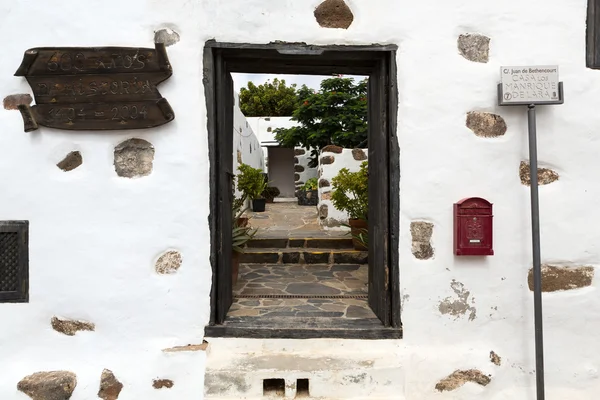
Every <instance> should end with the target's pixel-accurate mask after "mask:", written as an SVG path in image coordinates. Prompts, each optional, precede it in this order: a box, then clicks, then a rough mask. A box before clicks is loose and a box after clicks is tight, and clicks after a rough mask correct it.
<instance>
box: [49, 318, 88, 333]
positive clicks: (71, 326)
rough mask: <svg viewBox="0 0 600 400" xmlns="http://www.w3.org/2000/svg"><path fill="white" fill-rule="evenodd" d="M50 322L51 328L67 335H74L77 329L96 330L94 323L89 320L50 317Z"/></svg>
mask: <svg viewBox="0 0 600 400" xmlns="http://www.w3.org/2000/svg"><path fill="white" fill-rule="evenodd" d="M50 324H51V325H52V329H54V330H55V331H57V332H60V333H63V334H65V335H67V336H75V334H76V333H77V332H79V331H92V332H93V331H95V330H96V325H94V324H93V323H91V322H87V321H76V320H70V319H62V318H58V317H52V319H51V320H50Z"/></svg>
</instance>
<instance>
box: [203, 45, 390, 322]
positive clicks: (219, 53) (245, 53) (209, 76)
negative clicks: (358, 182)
mask: <svg viewBox="0 0 600 400" xmlns="http://www.w3.org/2000/svg"><path fill="white" fill-rule="evenodd" d="M396 50H397V46H395V45H370V46H339V45H330V46H313V45H306V44H303V43H300V44H298V43H271V44H245V43H220V42H216V41H213V40H211V41H208V42H207V43H206V45H205V48H204V70H203V73H204V77H203V82H204V87H205V95H206V103H207V115H208V123H207V127H208V142H209V158H210V180H211V192H210V215H209V226H210V237H211V256H210V261H211V267H212V271H213V276H212V288H211V314H210V325H211V326H212V325H218V324H221V323H223V318H224V315H223V307H226V308H228V307H229V305H230V304H231V303H230V301H231V300H230V297H231V294H229V297H228V294H227V293H223V290H225V291H231V288H230V287H229V286H230V283H229V284H224V285H223V284H221V280H222V279H226V278H227V273H226V272H227V271H228V270H229V269H230V267H227V265H229V264H230V254H228V253H229V251H230V249H229V246H228V245H226V242H227V241H226V240H223V236H222V233H223V228H225V227H227V226H230V224H231V221H230V220H231V215H230V214H231V212H230V211H228V212H225V211H227V210H230V206H229V202H228V201H227V198H225V197H224V193H227V192H224V191H223V188H224V186H227V184H228V183H227V182H226V180H225V179H223V178H222V174H220V171H223V169H222V168H227V165H229V167H228V168H229V169H231V168H232V164H233V154H232V151H230V150H231V149H230V147H231V146H229V145H228V143H227V141H231V140H232V139H231V138H229V137H226V135H219V132H227V126H228V125H230V124H231V125H232V121H227V123H225V122H224V119H223V116H224V115H225V116H226V115H227V113H232V112H233V93H231V94H230V95H228V94H227V93H224V92H223V87H225V88H226V89H225V91H227V90H229V87H228V86H229V85H227V84H226V83H224V79H225V78H224V77H225V75H228V74H230V73H232V72H241V73H273V74H310V75H331V74H355V75H369V76H370V77H371V78H376V79H377V83H376V85H377V87H378V91H377V95H378V98H379V101H378V105H377V106H376V109H374V110H371V114H373V112H375V113H377V114H379V115H380V116H381V121H380V124H379V128H380V129H381V130H382V131H381V134H384V135H386V136H387V143H385V145H384V147H386V148H383V147H382V148H380V149H378V151H379V152H380V153H379V154H381V151H385V152H386V154H385V155H386V157H384V159H385V163H386V164H387V166H386V168H387V171H386V172H387V173H386V175H387V182H386V184H387V185H388V187H389V190H388V191H387V195H386V200H387V206H386V207H384V210H383V213H384V214H382V213H379V214H377V215H378V217H380V218H381V223H382V224H385V226H384V227H383V228H384V229H383V231H384V232H386V238H385V239H386V240H385V246H383V247H379V248H378V251H383V252H384V253H385V254H384V255H383V256H382V257H379V258H381V261H382V262H383V260H386V261H385V263H386V264H387V266H388V267H387V269H386V271H385V272H386V274H387V275H386V279H387V282H386V284H385V288H383V290H385V295H386V296H387V298H388V299H389V301H387V303H385V304H383V303H380V306H381V307H385V308H386V312H387V314H388V316H389V318H384V319H383V325H384V326H386V327H391V328H401V322H400V290H399V287H400V282H399V275H400V274H399V266H398V232H399V181H400V170H399V148H398V142H397V136H396V126H397V123H396V115H397V110H398V93H397V85H396V76H397V74H396ZM372 87H373V86H372ZM223 104H231V108H232V110H227V107H228V106H227V107H224V105H223ZM225 118H227V117H225ZM227 119H228V118H227ZM231 127H232V128H233V125H232V126H231ZM373 155H376V154H374V153H373V152H372V151H371V149H370V156H373ZM375 161H376V160H375ZM227 190H229V189H227ZM224 243H225V246H223V244H224ZM371 250H372V249H371ZM220 288H221V290H220ZM223 300H226V301H225V302H229V304H220V303H223ZM370 303H371V299H370ZM378 307H379V306H378Z"/></svg>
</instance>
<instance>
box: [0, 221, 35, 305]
mask: <svg viewBox="0 0 600 400" xmlns="http://www.w3.org/2000/svg"><path fill="white" fill-rule="evenodd" d="M27 301H29V222H28V221H0V303H9V302H27Z"/></svg>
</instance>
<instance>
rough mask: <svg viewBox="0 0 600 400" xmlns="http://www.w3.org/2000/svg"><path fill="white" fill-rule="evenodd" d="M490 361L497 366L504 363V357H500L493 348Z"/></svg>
mask: <svg viewBox="0 0 600 400" xmlns="http://www.w3.org/2000/svg"><path fill="white" fill-rule="evenodd" d="M490 361H491V362H492V363H493V364H494V365H497V366H500V365H502V357H500V356H499V355H498V354H496V352H494V351H493V350H492V351H490Z"/></svg>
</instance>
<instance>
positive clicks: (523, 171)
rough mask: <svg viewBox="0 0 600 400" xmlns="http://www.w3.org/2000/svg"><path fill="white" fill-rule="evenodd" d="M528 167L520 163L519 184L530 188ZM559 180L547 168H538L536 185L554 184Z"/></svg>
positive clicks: (556, 174) (526, 164)
mask: <svg viewBox="0 0 600 400" xmlns="http://www.w3.org/2000/svg"><path fill="white" fill-rule="evenodd" d="M530 168H531V167H530V165H529V163H528V162H525V161H521V164H520V165H519V177H520V178H521V183H522V184H523V185H527V186H530V185H531V172H530ZM558 178H560V176H559V175H558V173H557V172H556V171H553V170H551V169H549V168H538V184H539V185H548V184H550V183H552V182H555V181H557V180H558Z"/></svg>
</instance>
